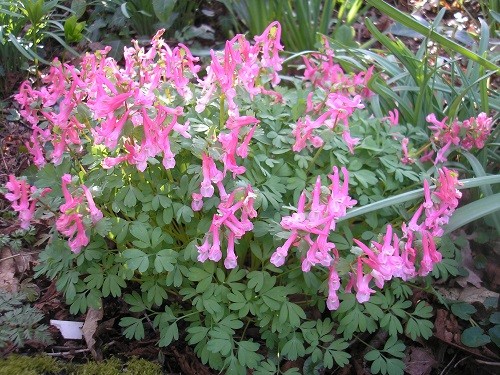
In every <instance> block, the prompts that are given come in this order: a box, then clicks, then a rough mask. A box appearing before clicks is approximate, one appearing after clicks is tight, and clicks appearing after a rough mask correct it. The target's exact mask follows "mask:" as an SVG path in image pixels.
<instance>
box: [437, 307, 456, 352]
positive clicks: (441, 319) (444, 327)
mask: <svg viewBox="0 0 500 375" xmlns="http://www.w3.org/2000/svg"><path fill="white" fill-rule="evenodd" d="M434 329H435V332H436V337H437V338H438V339H440V340H442V341H444V342H447V343H449V344H451V343H454V342H460V327H459V326H458V322H457V319H456V318H455V316H454V315H453V314H450V313H449V312H448V311H447V310H443V309H437V311H436V320H435V321H434Z"/></svg>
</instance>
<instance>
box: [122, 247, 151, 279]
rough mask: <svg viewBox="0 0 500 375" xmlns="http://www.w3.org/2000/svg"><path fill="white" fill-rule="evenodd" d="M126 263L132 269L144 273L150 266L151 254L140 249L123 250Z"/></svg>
mask: <svg viewBox="0 0 500 375" xmlns="http://www.w3.org/2000/svg"><path fill="white" fill-rule="evenodd" d="M123 256H124V257H125V259H126V264H127V266H128V267H129V268H130V269H131V270H134V271H135V270H138V271H139V272H141V273H144V272H146V271H147V270H148V268H149V255H148V254H146V253H145V252H144V251H142V250H139V249H127V250H125V251H124V252H123Z"/></svg>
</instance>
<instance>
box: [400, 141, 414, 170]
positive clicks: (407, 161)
mask: <svg viewBox="0 0 500 375" xmlns="http://www.w3.org/2000/svg"><path fill="white" fill-rule="evenodd" d="M409 141H410V140H409V139H408V138H406V137H405V138H403V140H402V141H401V150H402V151H403V157H402V158H401V163H403V164H413V163H414V162H415V161H414V160H413V159H412V158H411V157H410V156H409V154H408V142H409Z"/></svg>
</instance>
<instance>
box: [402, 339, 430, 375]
mask: <svg viewBox="0 0 500 375" xmlns="http://www.w3.org/2000/svg"><path fill="white" fill-rule="evenodd" d="M404 361H405V372H407V373H408V374H410V375H429V374H430V373H431V371H432V369H433V367H435V366H436V365H437V361H436V358H434V356H433V355H432V353H431V352H430V351H429V350H426V349H423V348H419V347H416V346H412V347H410V349H409V351H408V355H407V356H406V357H405V360H404Z"/></svg>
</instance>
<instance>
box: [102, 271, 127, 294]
mask: <svg viewBox="0 0 500 375" xmlns="http://www.w3.org/2000/svg"><path fill="white" fill-rule="evenodd" d="M126 287H127V283H126V282H125V280H124V279H123V277H119V276H118V275H115V274H109V275H107V276H106V278H105V279H104V282H103V283H102V296H103V297H107V296H109V295H110V294H111V295H112V296H113V297H119V296H121V294H122V290H121V288H126Z"/></svg>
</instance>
